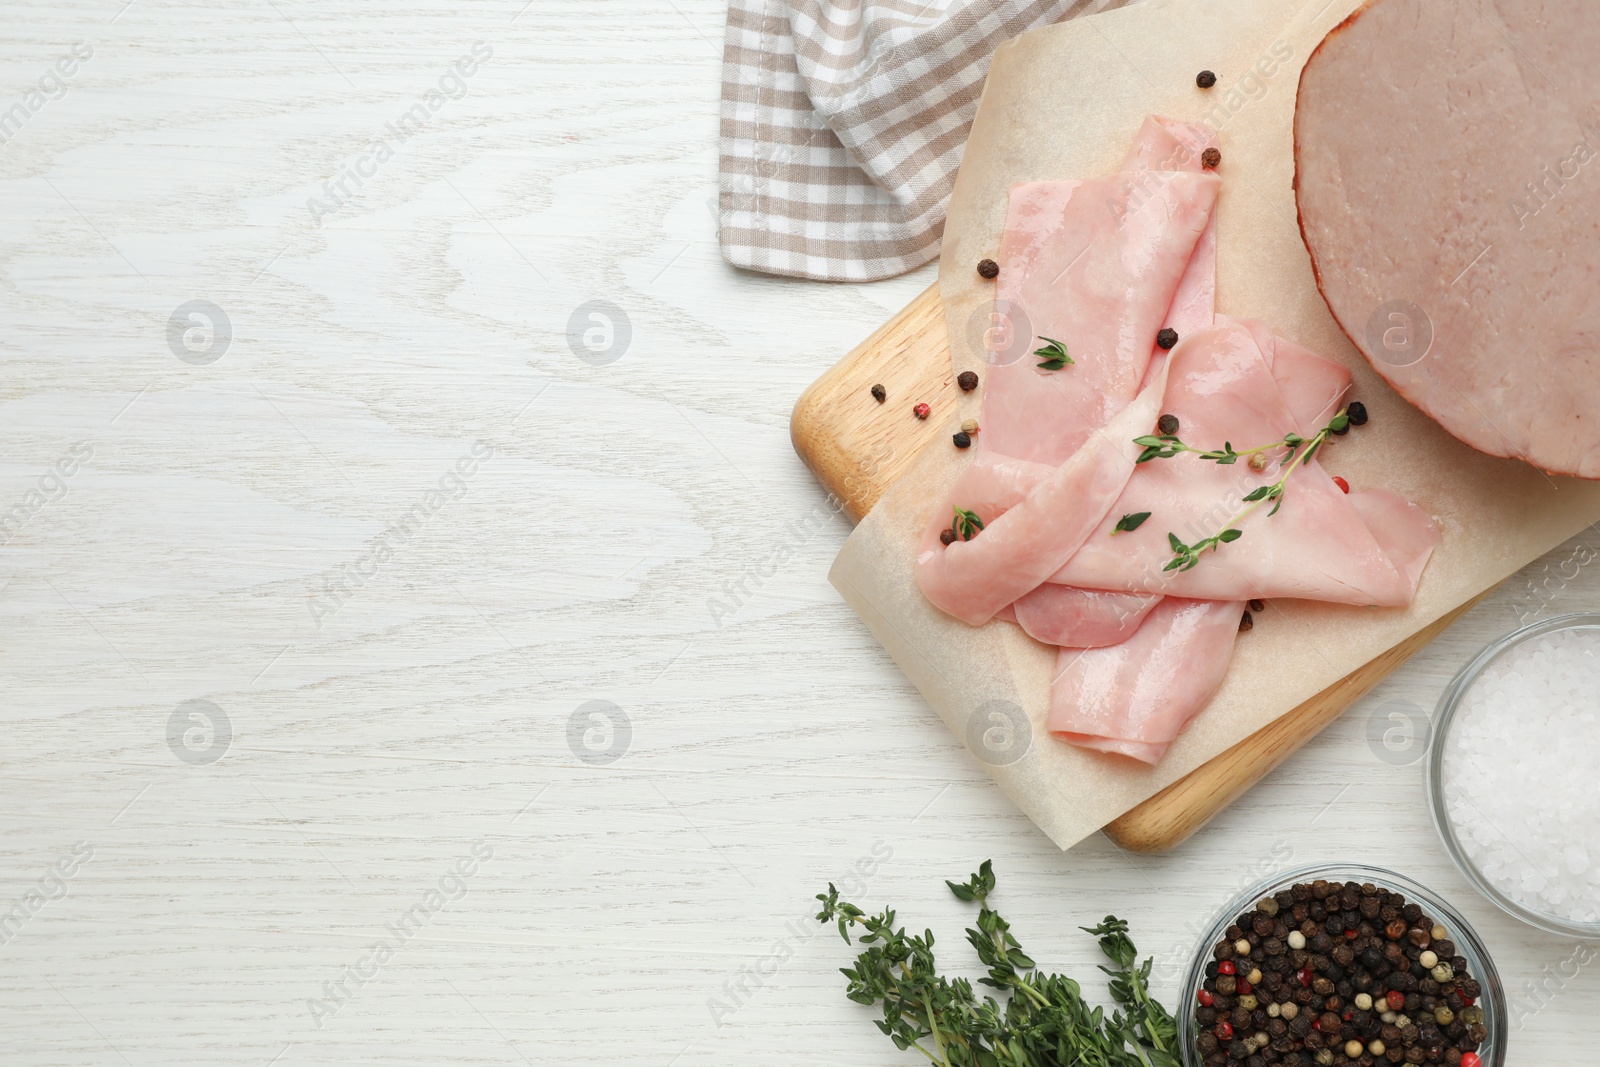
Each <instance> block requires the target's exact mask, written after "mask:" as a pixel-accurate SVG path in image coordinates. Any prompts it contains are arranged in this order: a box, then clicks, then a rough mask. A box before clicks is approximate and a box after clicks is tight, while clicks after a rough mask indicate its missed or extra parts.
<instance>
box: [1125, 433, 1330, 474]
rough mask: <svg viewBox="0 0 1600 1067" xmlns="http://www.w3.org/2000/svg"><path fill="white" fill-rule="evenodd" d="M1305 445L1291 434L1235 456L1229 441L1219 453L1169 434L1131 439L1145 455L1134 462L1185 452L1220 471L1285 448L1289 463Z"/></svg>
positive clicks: (1223, 443)
mask: <svg viewBox="0 0 1600 1067" xmlns="http://www.w3.org/2000/svg"><path fill="white" fill-rule="evenodd" d="M1305 441H1306V439H1305V438H1304V437H1301V436H1300V435H1299V434H1297V433H1291V434H1286V435H1285V436H1284V438H1283V440H1281V441H1274V442H1272V443H1271V444H1270V445H1258V446H1257V447H1255V448H1247V449H1245V450H1244V451H1243V452H1237V451H1235V450H1234V447H1233V445H1232V443H1231V442H1228V441H1224V442H1222V448H1221V450H1220V451H1219V450H1217V449H1206V448H1195V447H1194V446H1193V445H1187V444H1184V443H1183V442H1182V441H1180V440H1179V439H1178V438H1177V437H1175V436H1173V435H1172V434H1159V435H1157V434H1146V435H1145V436H1143V437H1135V438H1134V439H1133V443H1134V444H1136V445H1143V446H1144V451H1143V452H1141V453H1139V458H1138V459H1136V460H1134V462H1135V463H1144V462H1146V461H1147V460H1152V459H1171V458H1172V457H1173V456H1181V455H1183V454H1184V453H1185V452H1187V453H1189V454H1191V455H1194V456H1197V457H1199V458H1200V459H1206V460H1210V461H1211V462H1213V463H1215V464H1217V465H1218V466H1220V467H1227V466H1231V465H1232V464H1235V463H1237V462H1239V460H1240V459H1242V458H1248V457H1250V456H1253V455H1256V454H1257V453H1258V452H1271V451H1272V450H1273V449H1275V448H1287V449H1288V450H1289V451H1288V452H1287V453H1286V454H1285V456H1284V458H1285V459H1288V458H1290V457H1292V456H1293V455H1294V452H1295V449H1297V448H1299V447H1300V446H1301V445H1303V444H1305Z"/></svg>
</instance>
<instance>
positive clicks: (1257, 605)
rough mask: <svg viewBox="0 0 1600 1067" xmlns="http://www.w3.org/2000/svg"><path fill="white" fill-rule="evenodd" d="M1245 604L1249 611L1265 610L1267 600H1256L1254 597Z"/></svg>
mask: <svg viewBox="0 0 1600 1067" xmlns="http://www.w3.org/2000/svg"><path fill="white" fill-rule="evenodd" d="M1247 606H1248V607H1249V608H1250V610H1251V611H1266V610H1267V602H1266V601H1265V600H1256V599H1254V598H1252V599H1251V601H1250V603H1249V604H1248V605H1247Z"/></svg>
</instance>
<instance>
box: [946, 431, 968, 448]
mask: <svg viewBox="0 0 1600 1067" xmlns="http://www.w3.org/2000/svg"><path fill="white" fill-rule="evenodd" d="M950 440H951V441H952V442H954V443H955V446H956V447H957V448H971V447H972V435H970V434H969V433H967V431H965V430H957V431H956V432H955V433H953V434H951V435H950Z"/></svg>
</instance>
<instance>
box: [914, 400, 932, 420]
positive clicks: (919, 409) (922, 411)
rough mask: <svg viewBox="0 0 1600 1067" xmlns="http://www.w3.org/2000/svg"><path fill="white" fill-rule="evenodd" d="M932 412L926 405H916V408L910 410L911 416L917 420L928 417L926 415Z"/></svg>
mask: <svg viewBox="0 0 1600 1067" xmlns="http://www.w3.org/2000/svg"><path fill="white" fill-rule="evenodd" d="M932 410H933V409H932V408H930V407H929V406H928V405H926V404H918V405H917V406H916V407H914V408H912V409H911V414H913V415H915V416H916V417H917V418H919V419H925V418H927V417H928V413H929V412H931V411H932Z"/></svg>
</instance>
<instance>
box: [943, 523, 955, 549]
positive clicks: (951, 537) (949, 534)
mask: <svg viewBox="0 0 1600 1067" xmlns="http://www.w3.org/2000/svg"><path fill="white" fill-rule="evenodd" d="M939 543H940V544H941V545H953V544H955V543H956V532H955V531H954V530H952V529H950V528H949V527H946V528H944V529H943V530H940V531H939Z"/></svg>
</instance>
